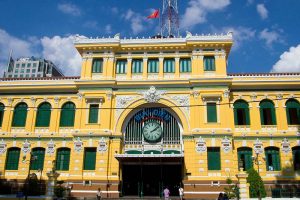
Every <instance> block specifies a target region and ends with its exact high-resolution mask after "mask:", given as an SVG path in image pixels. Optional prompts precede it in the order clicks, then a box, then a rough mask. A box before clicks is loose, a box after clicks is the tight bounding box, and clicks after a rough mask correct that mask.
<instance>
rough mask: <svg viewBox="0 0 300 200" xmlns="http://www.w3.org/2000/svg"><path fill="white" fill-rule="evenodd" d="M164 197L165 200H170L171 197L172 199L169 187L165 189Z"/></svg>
mask: <svg viewBox="0 0 300 200" xmlns="http://www.w3.org/2000/svg"><path fill="white" fill-rule="evenodd" d="M164 197H165V200H169V197H170V190H169V188H168V187H166V188H165V189H164Z"/></svg>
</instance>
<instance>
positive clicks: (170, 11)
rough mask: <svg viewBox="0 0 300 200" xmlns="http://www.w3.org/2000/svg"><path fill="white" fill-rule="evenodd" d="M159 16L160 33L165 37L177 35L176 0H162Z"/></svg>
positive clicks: (177, 15) (177, 16) (177, 14)
mask: <svg viewBox="0 0 300 200" xmlns="http://www.w3.org/2000/svg"><path fill="white" fill-rule="evenodd" d="M161 16H162V19H161V35H162V36H165V37H178V36H179V13H178V6H177V0H163V10H162V15H161Z"/></svg>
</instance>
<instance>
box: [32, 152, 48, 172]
mask: <svg viewBox="0 0 300 200" xmlns="http://www.w3.org/2000/svg"><path fill="white" fill-rule="evenodd" d="M31 156H32V157H31V165H30V169H31V170H42V169H43V168H44V160H45V149H44V148H34V149H32V155H31Z"/></svg>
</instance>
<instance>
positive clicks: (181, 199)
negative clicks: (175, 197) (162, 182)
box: [178, 187, 183, 200]
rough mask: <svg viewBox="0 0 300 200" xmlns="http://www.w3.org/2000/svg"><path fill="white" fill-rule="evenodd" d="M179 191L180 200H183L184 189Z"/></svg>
mask: <svg viewBox="0 0 300 200" xmlns="http://www.w3.org/2000/svg"><path fill="white" fill-rule="evenodd" d="M178 191H179V197H180V200H183V188H182V187H179V189H178Z"/></svg>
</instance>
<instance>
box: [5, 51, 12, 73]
mask: <svg viewBox="0 0 300 200" xmlns="http://www.w3.org/2000/svg"><path fill="white" fill-rule="evenodd" d="M12 54H13V50H12V49H11V50H10V52H9V58H8V62H7V68H6V72H4V76H5V74H6V73H8V71H9V69H10V67H11V66H12V65H13V62H14V60H13V58H12Z"/></svg>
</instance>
